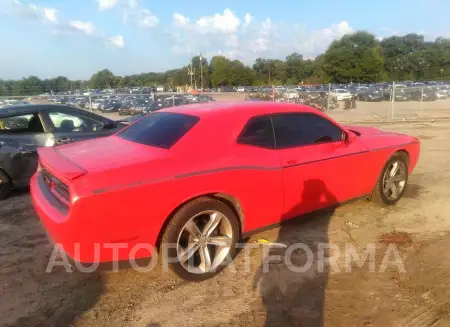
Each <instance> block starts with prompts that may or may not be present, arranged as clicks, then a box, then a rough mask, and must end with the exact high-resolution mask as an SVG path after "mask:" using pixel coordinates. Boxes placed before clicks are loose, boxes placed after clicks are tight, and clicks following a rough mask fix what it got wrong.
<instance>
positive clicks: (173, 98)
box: [172, 94, 175, 107]
mask: <svg viewBox="0 0 450 327" xmlns="http://www.w3.org/2000/svg"><path fill="white" fill-rule="evenodd" d="M172 104H173V106H174V107H175V96H174V95H173V94H172Z"/></svg>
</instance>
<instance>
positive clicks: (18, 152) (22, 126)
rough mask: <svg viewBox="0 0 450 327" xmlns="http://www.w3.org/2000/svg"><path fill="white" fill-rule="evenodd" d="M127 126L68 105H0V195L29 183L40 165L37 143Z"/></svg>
mask: <svg viewBox="0 0 450 327" xmlns="http://www.w3.org/2000/svg"><path fill="white" fill-rule="evenodd" d="M124 126H126V124H124V123H121V122H115V121H113V120H110V119H107V118H105V117H103V116H99V115H96V114H93V113H90V112H88V111H85V110H82V109H78V108H74V107H69V106H65V105H22V106H9V107H5V108H1V109H0V199H2V198H4V197H5V196H6V195H7V194H8V193H9V191H10V190H11V189H12V188H20V187H24V186H27V185H28V184H29V180H30V178H31V176H32V175H33V174H34V172H35V171H36V168H37V162H38V159H37V153H36V149H37V148H38V147H45V146H54V145H59V144H65V143H69V142H75V141H81V140H86V139H90V138H96V137H102V136H107V135H111V134H113V133H115V132H117V131H118V130H119V129H121V128H123V127H124Z"/></svg>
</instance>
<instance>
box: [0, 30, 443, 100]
mask: <svg viewBox="0 0 450 327" xmlns="http://www.w3.org/2000/svg"><path fill="white" fill-rule="evenodd" d="M446 77H450V39H446V38H442V37H439V38H437V39H436V40H434V41H426V40H425V39H424V36H422V35H418V34H406V35H403V36H391V37H388V38H384V39H382V40H381V41H380V40H378V39H377V38H376V37H375V36H374V35H373V34H370V33H368V32H364V31H359V32H356V33H354V34H349V35H345V36H343V37H342V38H341V39H340V40H336V41H334V42H333V43H331V44H330V46H329V47H328V49H327V50H326V51H325V52H324V53H323V54H321V55H319V56H317V57H316V58H314V59H307V58H304V57H303V55H302V54H300V53H297V52H294V53H292V54H290V55H288V56H287V57H286V58H285V60H280V59H265V58H258V59H256V60H255V62H254V64H253V66H252V67H249V66H246V65H244V64H243V63H242V62H241V61H239V60H230V59H228V58H226V57H224V56H215V57H213V58H212V59H211V60H210V61H208V60H206V59H205V58H200V57H199V56H195V57H193V58H192V60H191V62H190V63H189V64H188V65H186V66H184V67H182V68H179V69H173V70H168V71H166V72H162V73H142V74H136V75H128V76H116V75H114V74H113V73H112V72H111V71H109V70H107V69H105V70H102V71H99V72H97V73H95V74H93V75H92V77H91V78H90V79H89V80H88V81H79V80H78V81H72V80H69V79H68V78H66V77H63V76H59V77H56V78H52V79H45V80H42V79H39V78H38V77H36V76H30V77H27V78H23V79H21V80H0V96H7V95H13V96H20V95H35V94H41V93H48V92H58V91H63V90H64V91H66V90H78V89H83V90H86V89H104V88H125V87H144V86H148V87H150V86H157V85H165V86H171V87H172V88H175V87H177V86H186V85H191V82H192V85H193V86H194V87H195V86H196V87H197V88H200V87H202V86H203V87H205V88H209V87H219V86H238V85H243V86H249V85H297V84H300V83H302V84H321V83H350V82H353V83H374V82H381V81H404V80H414V81H417V80H443V79H445V78H446Z"/></svg>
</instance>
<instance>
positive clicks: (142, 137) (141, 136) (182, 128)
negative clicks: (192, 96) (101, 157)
mask: <svg viewBox="0 0 450 327" xmlns="http://www.w3.org/2000/svg"><path fill="white" fill-rule="evenodd" d="M199 120H200V118H199V117H196V116H190V115H185V114H179V113H169V112H157V113H153V114H150V115H147V116H145V117H144V118H142V119H140V120H139V121H137V122H136V123H135V124H133V125H131V126H130V127H128V128H126V129H124V130H123V131H122V132H119V133H118V134H117V135H118V136H119V137H121V138H123V139H125V140H128V141H131V142H136V143H141V144H145V145H150V146H155V147H159V148H164V149H170V148H171V147H172V146H173V145H174V144H175V143H177V142H178V141H179V140H180V139H181V138H182V137H183V136H184V135H185V134H186V133H187V132H188V131H189V130H190V129H191V128H192V127H194V125H195V124H196V123H197V122H198V121H199Z"/></svg>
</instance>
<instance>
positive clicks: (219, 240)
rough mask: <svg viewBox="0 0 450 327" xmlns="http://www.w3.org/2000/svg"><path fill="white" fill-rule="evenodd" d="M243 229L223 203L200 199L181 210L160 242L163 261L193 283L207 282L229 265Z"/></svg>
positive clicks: (173, 218)
mask: <svg viewBox="0 0 450 327" xmlns="http://www.w3.org/2000/svg"><path fill="white" fill-rule="evenodd" d="M239 234H240V228H239V223H238V218H237V216H236V214H235V212H234V211H233V210H232V209H231V208H230V207H229V206H228V205H227V204H225V203H224V202H222V201H220V200H218V199H214V198H208V197H201V198H197V199H195V200H193V201H191V202H189V203H187V204H186V205H184V206H183V207H181V208H180V209H179V210H178V211H177V212H176V213H175V215H174V216H173V217H172V218H171V220H170V221H169V224H168V225H167V227H166V230H165V231H164V235H163V237H162V239H161V251H160V253H161V252H162V256H161V259H162V260H163V261H164V260H170V261H167V262H169V268H170V269H171V271H173V272H174V273H175V274H176V275H177V276H179V277H180V278H182V279H185V280H190V281H202V280H205V279H208V278H210V277H212V276H214V275H216V274H217V273H218V272H220V271H221V270H222V269H224V268H225V267H226V266H227V264H229V263H230V262H231V260H232V258H233V256H234V254H235V251H236V242H237V241H238V240H239Z"/></svg>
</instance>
